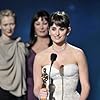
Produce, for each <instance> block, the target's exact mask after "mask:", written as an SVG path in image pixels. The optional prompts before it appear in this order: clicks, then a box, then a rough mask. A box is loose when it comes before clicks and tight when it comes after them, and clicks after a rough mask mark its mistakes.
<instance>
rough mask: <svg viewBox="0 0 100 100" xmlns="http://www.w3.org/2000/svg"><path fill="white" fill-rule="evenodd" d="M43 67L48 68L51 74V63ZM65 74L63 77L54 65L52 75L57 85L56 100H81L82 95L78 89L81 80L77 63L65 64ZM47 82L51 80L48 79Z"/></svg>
mask: <svg viewBox="0 0 100 100" xmlns="http://www.w3.org/2000/svg"><path fill="white" fill-rule="evenodd" d="M43 68H46V72H47V74H48V75H49V70H50V65H45V66H44V67H43ZM63 74H64V75H63V78H62V76H61V74H60V71H59V70H58V69H56V68H55V67H54V66H52V68H51V74H50V76H51V78H52V79H53V84H54V85H55V91H54V94H53V97H55V100H79V98H80V95H79V93H78V92H77V91H76V88H77V84H78V80H79V73H78V66H77V65H76V64H67V65H64V70H63ZM47 84H49V81H47ZM62 86H63V87H62ZM62 98H63V99H62ZM48 100H49V99H48Z"/></svg>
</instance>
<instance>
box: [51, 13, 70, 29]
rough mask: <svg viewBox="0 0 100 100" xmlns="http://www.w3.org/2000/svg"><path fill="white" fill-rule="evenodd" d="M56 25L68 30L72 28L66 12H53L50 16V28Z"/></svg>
mask: <svg viewBox="0 0 100 100" xmlns="http://www.w3.org/2000/svg"><path fill="white" fill-rule="evenodd" d="M54 23H55V24H56V25H57V26H60V27H66V28H68V27H69V26H70V20H69V16H68V14H67V13H65V12H64V11H57V12H53V13H52V14H51V16H50V26H52V25H53V24H54Z"/></svg>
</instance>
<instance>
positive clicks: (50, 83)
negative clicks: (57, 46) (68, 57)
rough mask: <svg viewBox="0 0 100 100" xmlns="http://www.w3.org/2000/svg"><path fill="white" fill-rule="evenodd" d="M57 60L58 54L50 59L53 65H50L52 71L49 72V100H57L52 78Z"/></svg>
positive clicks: (53, 54)
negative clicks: (53, 66)
mask: <svg viewBox="0 0 100 100" xmlns="http://www.w3.org/2000/svg"><path fill="white" fill-rule="evenodd" d="M56 58H57V54H55V53H52V54H51V57H50V60H51V65H50V71H49V100H55V98H54V97H53V93H54V91H55V85H54V84H53V79H52V78H50V74H51V67H52V64H53V62H54V61H55V60H56Z"/></svg>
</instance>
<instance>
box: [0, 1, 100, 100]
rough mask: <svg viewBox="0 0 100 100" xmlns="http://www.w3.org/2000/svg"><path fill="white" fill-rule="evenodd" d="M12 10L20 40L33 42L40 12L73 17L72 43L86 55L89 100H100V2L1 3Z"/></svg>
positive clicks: (0, 4) (0, 2)
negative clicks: (34, 21)
mask: <svg viewBox="0 0 100 100" xmlns="http://www.w3.org/2000/svg"><path fill="white" fill-rule="evenodd" d="M5 8H9V9H12V10H14V11H15V13H16V15H17V27H16V32H15V35H16V36H21V37H22V40H23V41H24V42H28V41H29V32H30V24H31V18H32V15H33V14H34V13H35V12H37V11H38V10H43V9H45V10H47V11H48V12H49V13H51V12H54V11H57V10H60V11H62V10H64V11H66V12H68V13H69V15H70V19H71V27H72V31H71V34H70V35H69V37H68V41H69V42H70V43H72V44H74V45H76V46H78V47H80V48H82V49H83V50H84V52H85V54H86V57H87V61H88V65H89V77H90V84H91V92H90V95H89V100H100V61H99V60H100V44H99V43H100V39H99V38H100V0H0V10H1V9H5Z"/></svg>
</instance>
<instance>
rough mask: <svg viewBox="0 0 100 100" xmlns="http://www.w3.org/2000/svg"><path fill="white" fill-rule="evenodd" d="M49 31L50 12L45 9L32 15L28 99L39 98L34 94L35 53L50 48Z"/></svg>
mask: <svg viewBox="0 0 100 100" xmlns="http://www.w3.org/2000/svg"><path fill="white" fill-rule="evenodd" d="M48 31H49V13H48V12H47V11H45V10H41V11H38V12H37V13H36V14H34V15H33V17H32V23H31V28H30V42H29V46H28V49H29V55H28V57H27V72H26V73H27V88H28V90H27V100H37V98H36V97H35V96H34V93H33V88H34V80H33V67H34V66H33V63H34V58H35V55H36V54H37V53H39V52H41V51H42V50H44V49H46V48H48V47H49V46H50V45H51V44H52V41H51V38H50V36H49V34H48Z"/></svg>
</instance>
